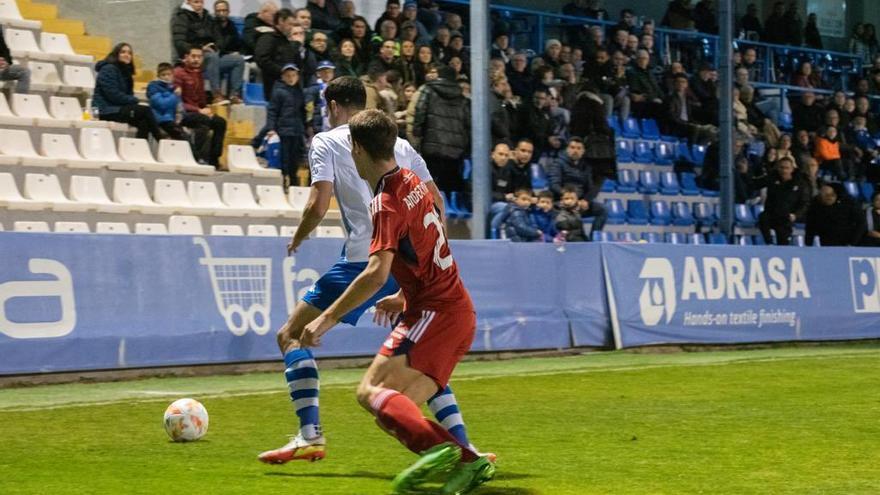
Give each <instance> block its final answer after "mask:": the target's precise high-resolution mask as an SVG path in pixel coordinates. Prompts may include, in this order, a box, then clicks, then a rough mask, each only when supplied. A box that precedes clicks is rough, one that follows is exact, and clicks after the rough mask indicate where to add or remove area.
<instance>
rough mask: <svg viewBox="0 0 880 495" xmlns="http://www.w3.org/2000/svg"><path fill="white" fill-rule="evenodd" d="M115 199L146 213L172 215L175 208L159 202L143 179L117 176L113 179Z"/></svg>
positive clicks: (134, 209)
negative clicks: (151, 194) (152, 195)
mask: <svg viewBox="0 0 880 495" xmlns="http://www.w3.org/2000/svg"><path fill="white" fill-rule="evenodd" d="M113 201H115V202H117V203H122V204H124V205H129V206H131V209H132V210H133V211H138V212H141V213H146V214H157V215H170V214H172V213H174V208H171V207H168V206H164V205H160V204H157V203H156V202H155V201H153V199H152V198H151V197H150V194H149V193H148V192H147V185H146V184H145V183H144V180H143V179H138V178H123V177H117V178H116V179H114V180H113Z"/></svg>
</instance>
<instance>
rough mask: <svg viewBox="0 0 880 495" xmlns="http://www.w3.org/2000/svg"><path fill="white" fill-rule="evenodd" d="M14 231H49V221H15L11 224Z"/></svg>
mask: <svg viewBox="0 0 880 495" xmlns="http://www.w3.org/2000/svg"><path fill="white" fill-rule="evenodd" d="M12 230H14V231H15V232H51V230H50V229H49V222H24V221H20V222H15V223H13V224H12Z"/></svg>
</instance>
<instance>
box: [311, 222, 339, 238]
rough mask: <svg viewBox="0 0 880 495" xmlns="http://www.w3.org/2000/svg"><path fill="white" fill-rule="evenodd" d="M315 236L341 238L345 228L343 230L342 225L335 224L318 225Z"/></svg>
mask: <svg viewBox="0 0 880 495" xmlns="http://www.w3.org/2000/svg"><path fill="white" fill-rule="evenodd" d="M315 236H316V237H330V238H334V239H342V238H344V237H345V230H343V229H342V227H338V226H336V225H329V226H323V225H319V226H318V228H317V229H315Z"/></svg>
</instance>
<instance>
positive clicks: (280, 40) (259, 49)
mask: <svg viewBox="0 0 880 495" xmlns="http://www.w3.org/2000/svg"><path fill="white" fill-rule="evenodd" d="M274 23H275V28H274V29H273V31H272V32H271V33H264V34H262V35H261V36H260V37H259V38H258V39H257V46H256V48H255V50H254V61H256V62H257V65H258V66H259V67H260V72H261V73H262V76H263V95H264V97H265V98H266V100H269V99H270V98H272V86H274V85H275V82H276V81H278V80H279V79H281V69H282V68H283V67H284V66H285V65H287V64H290V63H293V64H297V66H299V63H298V62H302V58H301V57H300V55H299V50H298V47H296V46H294V45H293V44H292V43H291V42H290V35H291V33H292V32H293V30H294V28H299V29H300V30H301V29H302V27H300V26H299V25H298V24H297V23H296V19H295V18H294V16H293V12H291V11H290V10H289V9H281V10H279V11H278V12H276V13H275V21H274Z"/></svg>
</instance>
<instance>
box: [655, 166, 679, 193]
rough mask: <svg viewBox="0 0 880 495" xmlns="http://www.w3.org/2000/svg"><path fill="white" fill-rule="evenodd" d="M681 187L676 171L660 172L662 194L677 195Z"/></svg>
mask: <svg viewBox="0 0 880 495" xmlns="http://www.w3.org/2000/svg"><path fill="white" fill-rule="evenodd" d="M680 189H681V188H680V187H679V185H678V177H676V176H675V172H663V173H662V174H660V194H663V195H665V196H677V195H678V191H679V190H680Z"/></svg>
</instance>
